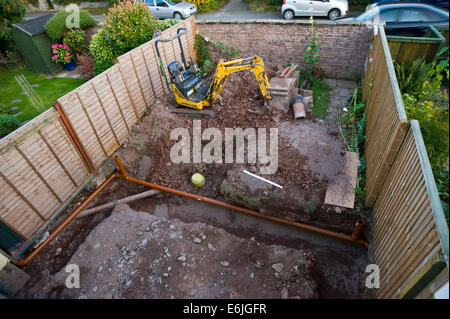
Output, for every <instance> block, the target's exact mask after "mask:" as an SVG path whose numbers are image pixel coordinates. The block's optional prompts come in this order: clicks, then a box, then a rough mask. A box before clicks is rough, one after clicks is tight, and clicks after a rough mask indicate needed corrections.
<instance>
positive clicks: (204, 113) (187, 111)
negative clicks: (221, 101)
mask: <svg viewBox="0 0 450 319" xmlns="http://www.w3.org/2000/svg"><path fill="white" fill-rule="evenodd" d="M170 113H174V114H180V115H187V116H189V117H193V118H205V117H208V116H209V117H211V118H214V111H213V110H212V109H204V110H196V109H191V108H187V107H173V106H172V107H171V108H170Z"/></svg>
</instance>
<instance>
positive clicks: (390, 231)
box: [373, 121, 448, 298]
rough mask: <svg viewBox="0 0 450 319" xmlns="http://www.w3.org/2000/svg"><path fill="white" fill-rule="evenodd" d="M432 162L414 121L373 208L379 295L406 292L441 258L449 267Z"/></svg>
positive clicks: (396, 296) (445, 230)
mask: <svg viewBox="0 0 450 319" xmlns="http://www.w3.org/2000/svg"><path fill="white" fill-rule="evenodd" d="M421 153H422V154H421ZM427 167H428V168H429V162H428V159H427V158H426V151H425V147H424V145H423V140H422V136H421V134H420V128H419V125H418V122H417V121H411V129H410V130H409V131H408V133H407V135H406V138H405V140H404V141H403V144H402V146H401V148H400V150H399V152H398V154H397V157H396V160H395V162H394V164H393V165H392V168H391V170H390V171H389V175H388V177H387V179H386V181H385V183H384V185H383V188H382V190H381V192H380V194H379V196H378V199H377V201H376V202H375V205H374V207H373V211H374V225H373V229H374V248H373V249H374V257H375V264H377V265H379V267H380V276H381V277H380V282H381V286H380V289H379V290H378V292H377V296H378V297H379V298H401V297H404V296H405V295H407V293H408V291H409V290H410V289H411V288H412V287H413V286H414V285H416V284H417V282H418V281H419V280H420V278H421V277H422V276H423V274H424V271H423V270H424V269H426V268H427V267H429V266H430V265H431V266H433V265H434V264H436V263H441V269H442V267H445V263H444V262H442V261H441V260H440V258H439V257H437V256H438V254H440V253H443V254H444V255H447V256H448V228H447V227H446V222H445V217H444V213H443V211H442V206H440V203H439V195H438V193H437V189H436V186H435V183H434V179H433V176H432V173H431V170H429V171H427ZM440 228H441V229H442V230H440ZM444 259H445V258H444Z"/></svg>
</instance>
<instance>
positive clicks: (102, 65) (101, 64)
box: [92, 60, 113, 76]
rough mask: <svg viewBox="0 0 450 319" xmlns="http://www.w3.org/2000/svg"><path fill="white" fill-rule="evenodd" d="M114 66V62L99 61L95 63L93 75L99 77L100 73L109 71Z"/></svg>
mask: <svg viewBox="0 0 450 319" xmlns="http://www.w3.org/2000/svg"><path fill="white" fill-rule="evenodd" d="M112 66H113V64H112V62H108V61H102V60H97V61H95V62H94V72H93V73H92V75H93V76H96V75H99V74H100V73H102V72H103V71H106V70H108V69H109V68H110V67H112Z"/></svg>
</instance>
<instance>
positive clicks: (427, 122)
mask: <svg viewBox="0 0 450 319" xmlns="http://www.w3.org/2000/svg"><path fill="white" fill-rule="evenodd" d="M446 50H448V47H446V48H444V49H443V50H441V52H439V54H438V56H440V55H441V54H443V53H444V52H445V51H446ZM413 66H414V67H413ZM396 70H397V76H398V79H399V86H400V87H401V88H403V89H402V98H403V104H404V106H405V110H406V114H407V117H408V119H411V120H412V119H414V120H418V121H419V125H420V129H421V131H422V136H423V139H424V142H425V147H426V149H427V154H428V157H429V159H430V163H431V167H432V169H433V174H434V177H435V180H436V184H437V186H438V190H439V195H440V197H441V200H442V203H443V206H444V210H445V211H446V216H447V222H448V201H449V196H448V176H449V174H448V158H449V104H448V93H447V90H446V89H445V88H443V87H442V81H443V80H444V78H445V79H446V80H448V79H449V61H448V58H447V59H446V60H441V61H439V62H432V63H429V64H426V63H425V62H423V60H416V61H413V62H412V63H411V65H410V66H403V67H401V66H398V65H397V67H396ZM402 72H404V73H402ZM425 72H426V73H425Z"/></svg>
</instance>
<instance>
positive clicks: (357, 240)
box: [17, 155, 369, 266]
mask: <svg viewBox="0 0 450 319" xmlns="http://www.w3.org/2000/svg"><path fill="white" fill-rule="evenodd" d="M114 160H115V161H116V163H117V166H118V167H119V170H120V173H114V174H112V175H111V176H109V177H108V179H107V180H106V181H104V182H103V183H102V184H101V185H100V187H99V188H97V189H96V190H95V191H94V192H93V193H92V194H91V195H89V197H88V198H86V200H85V201H84V202H83V203H81V204H80V206H78V207H77V208H76V209H75V210H74V211H73V212H72V214H70V216H69V217H67V219H65V220H64V221H63V222H62V223H61V225H59V226H58V227H57V228H56V229H55V230H54V231H53V232H52V233H51V234H50V236H48V238H47V239H46V240H45V241H44V242H42V244H40V245H39V246H38V247H37V248H36V249H34V250H33V251H32V252H31V253H30V254H29V255H28V256H27V257H26V258H23V259H21V260H19V261H18V262H17V265H18V266H25V265H27V264H28V263H30V262H31V260H32V259H33V258H34V257H36V255H37V254H39V253H40V252H41V251H42V249H44V248H45V247H46V246H47V245H48V244H49V243H50V242H51V241H52V240H53V239H54V238H55V237H56V236H57V235H58V234H59V233H60V232H61V231H62V230H63V229H64V228H65V227H66V226H67V225H68V224H69V223H70V222H71V221H72V220H73V219H74V218H75V217H76V216H77V215H78V214H79V213H80V212H81V211H82V210H83V209H84V208H85V207H86V206H87V204H89V203H90V202H91V201H92V200H93V199H94V198H95V197H96V196H97V195H98V194H99V193H100V192H101V191H102V190H103V189H105V187H106V186H108V185H109V184H110V183H111V182H112V181H113V180H114V179H116V178H121V179H123V180H126V181H129V182H133V183H136V184H139V185H143V186H147V187H150V188H154V189H157V190H160V191H162V192H166V193H170V194H174V195H178V196H183V197H186V198H191V199H196V200H199V201H202V202H205V203H208V204H212V205H216V206H220V207H224V208H227V209H231V210H235V211H238V212H241V213H245V214H248V215H252V216H256V217H260V218H263V219H267V220H270V221H274V222H277V223H280V224H285V225H289V226H294V227H297V228H301V229H306V230H309V231H312V232H316V233H319V234H323V235H327V236H330V237H334V238H338V239H342V240H345V241H348V242H351V243H355V244H358V245H361V246H364V247H366V248H368V247H369V244H368V242H367V241H365V240H364V239H362V238H359V237H358V238H354V237H353V235H354V234H355V237H356V234H357V235H358V236H359V233H360V232H361V230H362V227H363V226H364V221H363V220H362V219H360V220H361V221H362V223H361V222H359V220H358V222H357V225H356V227H355V230H354V231H353V234H352V236H350V235H346V234H342V233H338V232H335V231H331V230H328V229H324V228H320V227H315V226H311V225H307V224H303V223H299V222H292V221H289V220H285V219H282V218H278V217H274V216H266V215H263V214H261V213H258V212H256V211H254V210H251V209H247V208H243V207H239V206H235V205H231V204H227V203H224V202H221V201H218V200H215V199H211V198H208V197H203V196H199V195H195V194H191V193H186V192H182V191H179V190H176V189H172V188H169V187H165V186H161V185H158V184H153V183H150V182H147V181H143V180H140V179H137V178H134V177H131V176H129V175H128V173H127V172H126V170H125V167H124V166H123V164H122V161H121V160H120V159H119V157H118V156H117V155H116V156H114Z"/></svg>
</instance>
